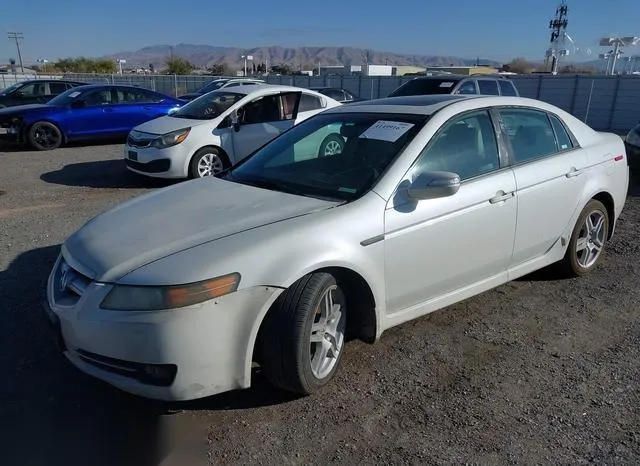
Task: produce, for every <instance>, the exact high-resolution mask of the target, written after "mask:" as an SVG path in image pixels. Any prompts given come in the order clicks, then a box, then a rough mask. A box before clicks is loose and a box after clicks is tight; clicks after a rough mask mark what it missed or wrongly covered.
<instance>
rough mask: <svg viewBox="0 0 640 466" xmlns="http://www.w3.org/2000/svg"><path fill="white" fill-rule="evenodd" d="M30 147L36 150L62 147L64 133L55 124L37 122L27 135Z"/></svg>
mask: <svg viewBox="0 0 640 466" xmlns="http://www.w3.org/2000/svg"><path fill="white" fill-rule="evenodd" d="M27 139H28V141H29V145H30V146H31V147H33V148H34V149H36V150H53V149H57V148H58V147H60V146H61V145H62V140H63V138H62V132H61V131H60V129H59V128H58V127H57V126H56V125H54V124H53V123H49V122H48V121H37V122H35V123H34V124H33V125H31V127H30V128H29V132H28V133H27Z"/></svg>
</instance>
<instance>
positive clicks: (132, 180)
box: [40, 160, 179, 188]
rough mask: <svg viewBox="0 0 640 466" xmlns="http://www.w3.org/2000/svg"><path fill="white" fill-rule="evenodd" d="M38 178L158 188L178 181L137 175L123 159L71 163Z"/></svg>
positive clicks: (89, 184) (86, 184) (87, 184)
mask: <svg viewBox="0 0 640 466" xmlns="http://www.w3.org/2000/svg"><path fill="white" fill-rule="evenodd" d="M40 179H41V180H42V181H45V182H47V183H52V184H60V185H64V186H76V187H87V188H160V187H165V186H169V185H171V184H174V183H178V182H179V180H164V179H158V178H150V177H146V176H141V175H137V174H136V173H133V172H131V171H129V170H127V168H126V167H125V162H124V161H123V160H101V161H97V162H82V163H72V164H69V165H65V166H64V167H63V168H62V169H60V170H56V171H52V172H48V173H43V174H42V175H41V176H40Z"/></svg>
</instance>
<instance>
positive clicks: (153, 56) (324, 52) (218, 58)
mask: <svg viewBox="0 0 640 466" xmlns="http://www.w3.org/2000/svg"><path fill="white" fill-rule="evenodd" d="M242 55H252V56H253V58H254V62H255V63H257V64H258V63H267V64H268V65H269V66H272V65H279V64H284V63H286V64H288V65H289V66H291V67H292V68H294V69H311V68H313V67H317V66H318V64H320V65H321V66H331V65H362V64H364V63H365V62H366V63H370V64H376V65H385V64H388V65H396V66H398V65H415V66H425V65H429V66H452V65H453V66H464V65H472V64H475V63H477V61H478V60H479V61H480V63H482V64H487V65H490V66H499V65H500V63H499V62H496V61H493V60H485V59H478V58H473V59H472V58H461V57H453V56H441V55H408V54H401V53H394V52H380V51H374V50H369V49H361V48H354V47H296V48H291V47H280V46H264V47H254V48H248V49H240V48H236V47H216V46H212V45H195V44H177V45H173V46H171V45H152V46H148V47H144V48H141V49H139V50H136V51H134V52H132V51H123V52H119V53H117V54H113V55H109V56H108V58H113V59H125V60H126V61H127V63H126V67H127V68H130V67H148V66H149V64H151V63H152V64H153V65H154V66H155V67H156V68H157V69H161V68H162V67H163V66H164V64H165V61H166V60H167V58H169V57H171V56H173V57H180V58H184V59H186V60H188V61H189V62H191V64H192V65H194V66H196V67H207V66H210V65H213V64H216V63H226V64H228V65H229V66H231V67H234V68H238V69H240V68H241V67H242V66H244V59H243V58H242Z"/></svg>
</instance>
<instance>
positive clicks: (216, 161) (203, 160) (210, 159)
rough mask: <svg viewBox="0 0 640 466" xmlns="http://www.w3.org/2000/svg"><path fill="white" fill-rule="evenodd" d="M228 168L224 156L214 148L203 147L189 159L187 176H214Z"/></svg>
mask: <svg viewBox="0 0 640 466" xmlns="http://www.w3.org/2000/svg"><path fill="white" fill-rule="evenodd" d="M228 166H229V163H228V160H227V158H226V157H225V155H224V154H222V153H221V152H220V151H219V150H218V149H216V148H214V147H203V148H202V149H200V150H198V151H197V152H196V153H195V154H194V155H193V158H192V159H191V164H190V166H189V175H190V176H191V178H204V177H206V176H214V175H216V174H218V173H220V172H221V171H222V170H224V169H225V168H227V167H228Z"/></svg>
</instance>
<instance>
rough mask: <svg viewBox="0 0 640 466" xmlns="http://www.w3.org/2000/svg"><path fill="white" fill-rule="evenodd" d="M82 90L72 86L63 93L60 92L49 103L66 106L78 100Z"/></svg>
mask: <svg viewBox="0 0 640 466" xmlns="http://www.w3.org/2000/svg"><path fill="white" fill-rule="evenodd" d="M82 93H83V92H82V91H80V90H78V88H77V87H76V88H71V89H68V90H66V91H64V92H63V93H62V94H58V95H57V96H55V97H54V98H53V99H51V100H50V101H49V102H47V105H57V106H65V105H69V104H70V103H71V102H73V101H74V100H76V99H77V98H78V97H79V96H80V95H82Z"/></svg>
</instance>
